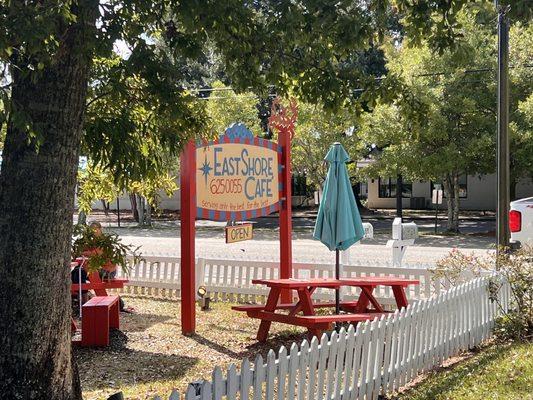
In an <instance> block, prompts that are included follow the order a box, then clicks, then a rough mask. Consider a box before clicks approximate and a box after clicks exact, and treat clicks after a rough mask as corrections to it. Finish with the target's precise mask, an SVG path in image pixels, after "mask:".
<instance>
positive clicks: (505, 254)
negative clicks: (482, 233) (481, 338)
mask: <svg viewBox="0 0 533 400" xmlns="http://www.w3.org/2000/svg"><path fill="white" fill-rule="evenodd" d="M494 269H496V270H497V271H498V272H499V276H498V277H494V278H491V280H490V282H489V286H488V290H489V298H490V300H491V301H492V302H495V303H497V304H498V307H499V308H500V310H501V312H502V315H501V316H500V317H499V318H498V319H497V320H496V326H495V330H494V333H495V335H496V337H497V338H498V339H500V340H527V341H529V340H532V339H533V247H532V246H524V247H522V248H521V249H519V250H517V251H515V252H510V251H507V250H506V249H503V250H502V251H500V252H498V254H494V255H491V256H490V257H477V256H475V255H474V254H465V253H462V252H460V251H458V250H457V249H453V250H452V251H451V252H450V254H449V255H448V256H446V257H445V258H443V259H442V260H439V261H438V262H437V264H436V267H435V268H434V269H433V270H432V271H431V272H432V275H433V279H435V280H441V279H445V280H447V281H448V282H449V283H450V284H451V285H458V284H460V283H462V282H464V281H466V280H467V279H469V278H474V277H479V276H481V275H482V274H483V272H484V271H494ZM502 277H503V278H504V279H501V278H502ZM504 283H507V284H508V285H509V288H510V292H511V304H510V306H509V308H508V309H507V310H506V309H504V308H503V305H502V304H501V300H500V296H499V293H500V291H501V288H502V285H503V284H504Z"/></svg>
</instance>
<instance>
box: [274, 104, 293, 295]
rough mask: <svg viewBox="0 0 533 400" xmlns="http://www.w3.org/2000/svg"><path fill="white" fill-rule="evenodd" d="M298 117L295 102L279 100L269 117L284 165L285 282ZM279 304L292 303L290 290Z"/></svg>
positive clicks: (289, 259) (289, 252) (282, 251)
mask: <svg viewBox="0 0 533 400" xmlns="http://www.w3.org/2000/svg"><path fill="white" fill-rule="evenodd" d="M297 118H298V107H297V105H296V100H294V99H291V101H290V104H289V106H288V107H285V106H283V105H282V104H281V101H280V99H279V98H276V99H275V100H274V102H273V103H272V112H271V115H270V118H269V124H270V126H271V127H273V128H276V129H277V130H278V133H279V135H278V144H279V145H280V146H281V151H282V153H281V164H282V165H283V167H284V168H283V171H282V177H281V183H282V185H283V192H282V196H281V197H282V198H283V200H281V199H280V200H281V206H280V210H279V236H280V238H279V239H280V271H279V277H280V278H281V279H287V278H290V277H291V276H292V188H291V185H292V181H291V178H292V174H291V139H292V136H293V135H294V124H295V122H296V119H297ZM281 302H282V303H290V302H292V293H291V291H290V290H282V292H281Z"/></svg>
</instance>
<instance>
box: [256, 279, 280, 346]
mask: <svg viewBox="0 0 533 400" xmlns="http://www.w3.org/2000/svg"><path fill="white" fill-rule="evenodd" d="M280 294H281V289H279V288H275V287H273V288H271V289H270V293H269V295H268V299H267V302H266V305H265V311H269V312H275V311H276V306H277V305H278V300H279V296H280ZM270 325H272V321H266V320H264V319H263V320H261V324H260V325H259V330H258V331H257V340H258V341H260V342H264V341H266V340H267V337H268V331H269V330H270Z"/></svg>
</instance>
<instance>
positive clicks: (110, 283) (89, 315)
mask: <svg viewBox="0 0 533 400" xmlns="http://www.w3.org/2000/svg"><path fill="white" fill-rule="evenodd" d="M80 262H81V265H82V267H83V266H84V263H85V259H78V260H77V261H76V262H73V263H71V265H72V266H73V267H74V266H77V265H78V264H79V263H80ZM88 280H89V282H87V283H81V284H80V283H72V284H71V286H70V292H71V294H73V295H76V294H78V293H79V292H80V290H92V291H94V293H95V295H96V297H93V298H92V299H90V300H89V301H87V302H86V303H85V304H83V305H82V310H83V312H82V339H81V342H79V344H81V345H82V346H107V345H108V344H109V328H117V329H118V327H119V313H120V300H119V297H118V296H116V295H108V293H107V289H122V288H124V285H125V284H126V283H128V280H127V279H102V278H101V277H100V274H99V272H89V273H88ZM70 327H71V331H72V332H76V330H77V329H78V327H77V326H76V322H75V321H74V319H73V318H71V322H70Z"/></svg>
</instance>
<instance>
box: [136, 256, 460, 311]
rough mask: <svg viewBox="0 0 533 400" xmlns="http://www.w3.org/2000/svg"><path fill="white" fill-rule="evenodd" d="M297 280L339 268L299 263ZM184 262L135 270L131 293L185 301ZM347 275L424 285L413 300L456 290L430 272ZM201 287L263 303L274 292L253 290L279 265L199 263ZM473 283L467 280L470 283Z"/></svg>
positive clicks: (327, 293)
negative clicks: (182, 284) (256, 282)
mask: <svg viewBox="0 0 533 400" xmlns="http://www.w3.org/2000/svg"><path fill="white" fill-rule="evenodd" d="M292 273H293V277H294V278H328V277H329V278H332V277H334V265H333V264H314V263H294V264H293V271H292ZM180 274H181V272H180V259H179V258H177V257H165V256H149V257H144V260H142V261H140V262H139V263H137V264H136V265H132V266H131V271H130V274H129V276H128V279H129V284H128V286H127V288H126V292H129V293H137V294H147V295H157V296H159V295H162V296H177V297H179V296H180ZM341 275H342V277H346V278H355V277H376V276H393V277H398V278H408V279H418V280H419V281H420V284H419V285H412V286H409V287H408V288H407V289H406V294H407V298H408V299H409V300H418V299H429V298H431V297H432V296H434V295H438V294H439V293H441V292H442V291H444V290H447V289H449V288H450V284H449V282H448V281H445V280H440V281H439V280H435V279H432V274H431V271H430V270H429V269H428V268H427V266H424V267H388V266H385V267H383V266H377V265H372V266H363V265H344V266H342V267H341ZM196 276H197V285H203V286H205V287H206V289H207V292H208V295H209V296H210V297H211V298H212V299H213V300H215V301H216V300H224V301H234V302H235V301H236V302H248V303H256V302H258V303H260V302H263V301H264V299H265V297H266V296H267V295H268V288H266V287H264V286H262V285H254V284H252V280H253V279H276V278H278V276H279V263H277V262H268V261H245V260H214V259H202V258H199V259H198V260H197V262H196ZM467 278H470V277H465V280H467ZM343 290H344V291H343V293H342V295H343V298H344V299H346V300H348V299H350V298H357V297H358V295H359V289H358V288H344V289H343ZM332 296H333V292H332V291H331V290H327V289H319V290H317V291H316V292H315V294H314V298H315V299H316V300H331V299H332ZM376 296H377V297H378V298H379V299H380V300H381V301H383V302H384V304H388V303H390V304H393V293H392V290H391V288H390V287H378V288H376Z"/></svg>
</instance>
